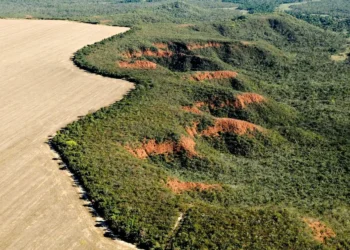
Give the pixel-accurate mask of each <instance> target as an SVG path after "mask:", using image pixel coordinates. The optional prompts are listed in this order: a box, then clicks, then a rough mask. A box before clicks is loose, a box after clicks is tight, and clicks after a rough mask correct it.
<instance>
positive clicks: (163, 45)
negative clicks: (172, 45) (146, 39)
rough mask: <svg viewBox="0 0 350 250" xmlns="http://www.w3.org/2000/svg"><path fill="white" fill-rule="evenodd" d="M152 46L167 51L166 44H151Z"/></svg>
mask: <svg viewBox="0 0 350 250" xmlns="http://www.w3.org/2000/svg"><path fill="white" fill-rule="evenodd" d="M153 46H154V47H156V48H157V49H167V48H168V44H166V43H153Z"/></svg>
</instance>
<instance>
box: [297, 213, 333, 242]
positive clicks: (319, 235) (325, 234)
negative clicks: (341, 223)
mask: <svg viewBox="0 0 350 250" xmlns="http://www.w3.org/2000/svg"><path fill="white" fill-rule="evenodd" d="M303 221H304V222H305V223H306V224H307V225H308V226H309V227H310V228H311V230H312V233H313V235H314V239H315V240H317V241H319V242H321V243H324V242H325V241H326V239H328V238H333V237H335V236H336V234H335V232H334V231H333V230H332V229H331V228H329V227H327V226H326V225H325V224H324V223H323V222H321V221H318V220H315V219H312V218H303Z"/></svg>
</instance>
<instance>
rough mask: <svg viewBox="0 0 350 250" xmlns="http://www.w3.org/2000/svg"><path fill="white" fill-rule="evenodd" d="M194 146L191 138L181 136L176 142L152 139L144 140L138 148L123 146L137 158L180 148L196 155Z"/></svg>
mask: <svg viewBox="0 0 350 250" xmlns="http://www.w3.org/2000/svg"><path fill="white" fill-rule="evenodd" d="M195 146H196V142H195V141H194V140H193V139H192V138H189V137H185V136H182V137H181V139H180V141H179V143H178V144H177V143H175V142H172V141H166V142H163V143H157V142H156V140H154V139H152V140H149V141H148V142H145V141H144V142H143V144H142V146H141V147H140V148H136V149H133V148H131V147H129V146H126V147H125V148H126V150H128V151H129V152H130V153H131V154H133V155H134V156H136V157H137V158H140V159H145V158H147V157H148V156H150V155H167V154H173V153H176V152H180V151H181V150H185V151H186V152H187V154H188V155H189V156H197V155H198V153H197V152H196V150H195Z"/></svg>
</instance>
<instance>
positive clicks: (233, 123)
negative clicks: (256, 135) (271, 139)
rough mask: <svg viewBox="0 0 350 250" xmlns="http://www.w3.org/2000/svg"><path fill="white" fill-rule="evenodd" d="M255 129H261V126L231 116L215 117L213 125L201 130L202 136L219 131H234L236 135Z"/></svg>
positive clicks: (216, 134)
mask: <svg viewBox="0 0 350 250" xmlns="http://www.w3.org/2000/svg"><path fill="white" fill-rule="evenodd" d="M255 131H263V128H261V127H260V126H257V125H255V124H253V123H250V122H246V121H242V120H237V119H231V118H216V119H215V125H214V126H212V127H208V128H207V129H205V130H204V131H202V133H201V134H202V135H204V136H218V135H219V132H227V133H235V134H237V135H244V134H247V133H252V132H255Z"/></svg>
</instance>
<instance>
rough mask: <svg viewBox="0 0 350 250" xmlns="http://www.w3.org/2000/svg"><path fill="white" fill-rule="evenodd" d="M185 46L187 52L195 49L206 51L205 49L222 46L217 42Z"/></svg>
mask: <svg viewBox="0 0 350 250" xmlns="http://www.w3.org/2000/svg"><path fill="white" fill-rule="evenodd" d="M186 46H187V49H188V50H195V49H206V48H219V47H221V46H222V44H221V43H217V42H208V43H205V44H200V43H190V44H187V45H186Z"/></svg>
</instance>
